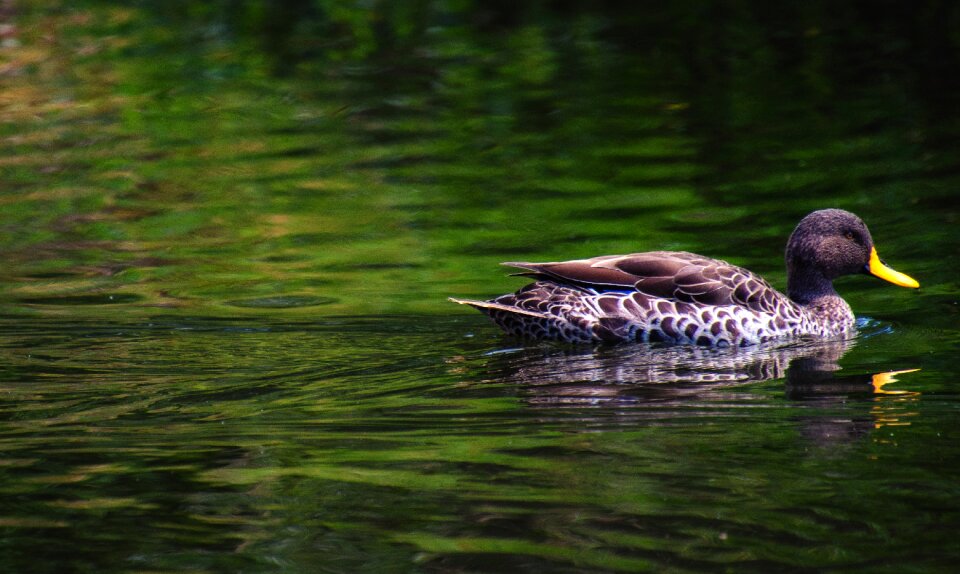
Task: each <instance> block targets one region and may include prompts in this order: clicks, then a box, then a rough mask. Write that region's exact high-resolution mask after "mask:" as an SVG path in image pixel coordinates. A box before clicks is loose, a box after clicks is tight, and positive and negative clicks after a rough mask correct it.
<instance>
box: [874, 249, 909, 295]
mask: <svg viewBox="0 0 960 574" xmlns="http://www.w3.org/2000/svg"><path fill="white" fill-rule="evenodd" d="M867 270H868V271H870V274H871V275H873V276H875V277H879V278H881V279H883V280H884V281H889V282H891V283H893V284H894V285H899V286H901V287H912V288H914V289H916V288H917V287H920V284H919V283H917V281H916V279H914V278H913V277H910V276H909V275H905V274H903V273H900V272H899V271H894V270H893V269H890V268H889V267H887V266H886V265H884V264H883V261H880V256H879V255H877V248H876V247H871V248H870V263H868V264H867Z"/></svg>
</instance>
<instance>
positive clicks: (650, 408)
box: [489, 335, 919, 446]
mask: <svg viewBox="0 0 960 574" xmlns="http://www.w3.org/2000/svg"><path fill="white" fill-rule="evenodd" d="M862 336H863V335H861V337H862ZM858 340H859V339H848V340H842V341H799V342H791V343H789V344H783V343H781V344H779V345H769V346H758V347H753V348H731V349H710V348H701V347H693V346H659V345H645V344H636V345H621V346H614V347H596V348H571V347H556V346H538V347H530V348H518V349H505V350H503V351H499V352H495V353H493V354H492V357H491V358H492V359H493V360H492V361H491V362H490V364H489V368H490V369H491V371H492V373H491V374H492V376H493V379H494V380H495V381H496V382H500V383H506V384H511V385H516V386H517V387H518V389H519V392H520V394H521V396H522V397H523V400H524V401H525V403H526V404H527V405H529V406H530V407H532V408H537V409H555V410H556V409H560V410H564V409H566V410H569V409H576V410H577V411H578V413H579V415H581V416H583V417H587V418H590V417H603V416H605V413H613V414H615V416H616V417H617V419H618V420H619V421H620V422H624V421H629V420H636V421H640V420H649V419H657V420H667V419H676V418H678V417H683V418H689V417H702V416H706V417H714V416H749V417H760V418H763V417H766V418H769V419H770V420H788V421H792V422H793V423H795V424H796V425H797V426H798V430H799V433H800V434H801V435H802V436H803V437H805V438H807V439H809V440H810V441H812V442H813V443H815V444H817V445H820V446H834V445H836V444H838V443H847V442H850V441H851V440H854V439H858V438H861V437H864V436H867V435H869V434H870V432H871V431H872V430H873V429H875V428H878V427H880V426H883V425H884V424H888V423H889V424H909V423H906V422H903V421H901V420H899V419H898V413H899V412H900V411H901V410H902V408H903V407H902V403H896V402H892V401H890V399H896V400H900V401H902V400H903V399H904V398H907V399H909V398H914V397H916V395H918V394H919V393H916V392H911V391H908V390H903V389H902V387H899V386H898V387H897V388H893V387H890V386H888V385H890V383H893V382H896V380H897V378H896V377H897V375H900V374H902V373H906V372H911V371H914V370H916V369H912V368H904V369H901V370H896V371H884V372H876V373H863V372H850V373H845V372H843V371H842V369H841V366H840V360H841V358H842V357H843V356H844V355H845V354H846V353H847V352H849V351H850V350H851V349H852V348H854V347H855V346H856V344H857V342H858ZM775 380H783V382H784V393H783V394H782V395H780V394H775V395H772V394H771V393H770V391H769V387H763V388H758V387H756V386H752V385H754V384H756V383H761V382H765V381H775ZM784 399H785V400H784ZM885 401H886V402H885ZM758 409H759V410H758ZM558 412H559V411H558ZM761 413H764V414H761Z"/></svg>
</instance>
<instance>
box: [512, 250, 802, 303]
mask: <svg viewBox="0 0 960 574" xmlns="http://www.w3.org/2000/svg"><path fill="white" fill-rule="evenodd" d="M504 265H509V266H511V267H517V268H519V269H523V270H524V272H523V273H521V274H522V275H527V276H530V277H534V278H536V279H539V280H546V281H553V282H556V283H561V284H566V285H571V286H575V287H579V288H586V289H593V290H595V291H601V292H602V291H624V290H634V291H636V292H637V293H641V294H643V295H646V296H649V297H657V298H662V299H670V300H673V301H680V302H684V303H690V304H700V305H738V306H741V307H745V308H748V309H751V310H755V311H763V312H774V311H775V310H776V308H777V307H778V306H779V305H780V304H782V303H783V302H784V300H786V299H787V298H786V296H785V295H783V294H781V293H779V292H778V291H776V290H775V289H774V288H773V287H771V286H770V284H769V283H767V282H766V281H765V280H764V279H763V278H761V277H759V276H757V275H755V274H753V273H752V272H750V271H748V270H746V269H743V268H742V267H737V266H736V265H731V264H729V263H727V262H726V261H721V260H718V259H710V258H707V257H703V256H701V255H696V254H693V253H686V252H682V251H652V252H649V253H632V254H629V255H608V256H604V257H595V258H592V259H577V260H573V261H559V262H551V263H526V262H511V263H504Z"/></svg>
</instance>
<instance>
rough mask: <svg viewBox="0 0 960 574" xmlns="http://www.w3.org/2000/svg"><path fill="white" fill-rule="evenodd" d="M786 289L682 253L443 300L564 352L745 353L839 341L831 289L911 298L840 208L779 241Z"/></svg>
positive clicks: (580, 268)
mask: <svg viewBox="0 0 960 574" xmlns="http://www.w3.org/2000/svg"><path fill="white" fill-rule="evenodd" d="M785 259H786V267H787V290H786V293H781V292H780V291H777V290H776V289H774V287H773V286H771V285H770V283H769V282H767V281H766V280H765V279H764V278H763V277H761V276H759V275H757V274H756V273H753V272H751V271H749V270H747V269H744V268H742V267H738V266H736V265H732V264H730V263H727V262H726V261H722V260H719V259H713V258H710V257H705V256H703V255H697V254H695V253H688V252H685V251H651V252H645V253H631V254H628V255H604V256H600V257H593V258H590V259H575V260H571V261H557V262H549V263H528V262H506V263H503V265H506V266H509V267H513V268H516V269H519V270H520V272H518V273H515V274H514V275H518V276H525V277H529V278H532V279H534V282H532V283H530V284H528V285H526V286H524V287H522V288H521V289H519V290H518V291H516V292H515V293H509V294H506V295H501V296H499V297H496V298H494V299H490V300H487V301H479V300H472V299H459V298H455V297H451V298H450V300H451V301H453V302H454V303H458V304H461V305H469V306H471V307H473V308H475V309H478V310H479V311H481V312H483V313H485V314H486V315H487V316H489V317H490V318H491V319H492V320H493V321H494V323H496V324H497V325H498V326H499V327H500V328H501V329H503V330H504V331H505V332H506V333H507V334H509V335H513V336H517V337H522V338H525V339H533V340H552V341H562V342H568V343H620V342H646V343H668V344H694V345H702V346H711V347H729V346H739V347H746V346H750V345H758V344H762V343H766V342H768V341H775V340H788V339H797V338H808V337H809V338H818V339H847V338H851V337H852V336H854V334H855V333H856V320H855V317H854V314H853V311H852V309H851V308H850V305H848V304H847V302H846V301H844V300H843V298H842V297H840V295H839V294H837V291H836V290H835V289H834V286H833V281H834V279H837V278H838V277H842V276H845V275H854V274H860V273H866V274H869V275H873V276H875V277H878V278H880V279H883V280H885V281H888V282H890V283H893V284H894V285H898V286H901V287H907V288H912V289H916V288H919V287H920V284H919V283H918V282H917V281H916V280H915V279H913V278H912V277H910V276H908V275H905V274H903V273H900V272H899V271H895V270H894V269H892V268H890V267H889V266H888V265H887V264H886V263H884V262H883V261H882V260H881V259H880V257H879V255H878V254H877V249H876V247H875V246H874V244H873V238H872V237H871V235H870V230H869V229H867V225H866V224H865V223H864V222H863V220H862V219H860V218H859V217H857V216H856V215H854V214H853V213H850V212H849V211H844V210H842V209H821V210H818V211H814V212H812V213H810V214H808V215H807V216H806V217H804V218H803V219H802V220H800V222H799V223H798V224H797V226H796V228H795V229H794V230H793V232H792V233H791V234H790V237H789V239H788V240H787V247H786V253H785Z"/></svg>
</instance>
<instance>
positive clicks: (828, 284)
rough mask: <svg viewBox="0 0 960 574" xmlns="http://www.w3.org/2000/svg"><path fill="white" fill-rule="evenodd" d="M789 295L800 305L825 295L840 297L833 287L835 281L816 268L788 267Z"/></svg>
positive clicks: (807, 303)
mask: <svg viewBox="0 0 960 574" xmlns="http://www.w3.org/2000/svg"><path fill="white" fill-rule="evenodd" d="M787 296H789V297H790V299H791V300H793V302H794V303H798V304H800V305H809V304H810V303H813V302H815V301H818V300H821V299H823V298H824V297H829V298H833V297H837V298H839V297H840V296H839V295H838V294H837V291H836V290H835V289H834V288H833V281H832V280H830V279H827V278H826V277H824V276H823V274H822V273H820V272H819V271H816V270H814V269H805V270H800V271H798V270H796V269H788V270H787Z"/></svg>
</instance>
